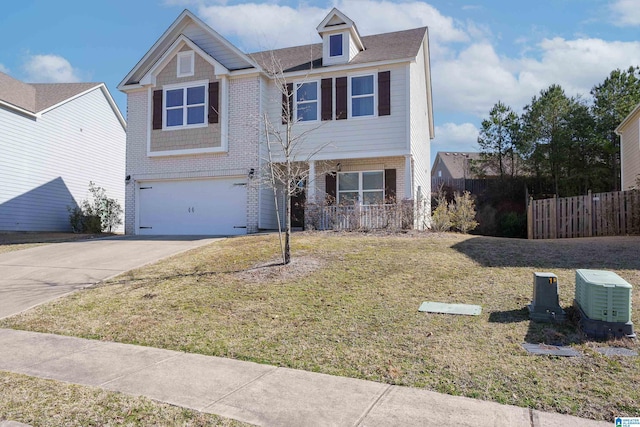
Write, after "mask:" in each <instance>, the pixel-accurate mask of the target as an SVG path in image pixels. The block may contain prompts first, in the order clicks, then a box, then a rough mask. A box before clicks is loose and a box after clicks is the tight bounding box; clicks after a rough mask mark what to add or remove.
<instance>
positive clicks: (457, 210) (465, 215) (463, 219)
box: [449, 191, 478, 233]
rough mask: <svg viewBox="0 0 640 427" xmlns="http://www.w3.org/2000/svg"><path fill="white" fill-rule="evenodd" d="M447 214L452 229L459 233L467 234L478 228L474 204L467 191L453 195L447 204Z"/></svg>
mask: <svg viewBox="0 0 640 427" xmlns="http://www.w3.org/2000/svg"><path fill="white" fill-rule="evenodd" d="M449 213H450V215H451V222H452V224H453V227H454V228H455V229H456V230H458V231H460V232H461V233H468V232H469V231H471V230H473V229H474V228H476V227H477V226H478V221H476V220H475V218H476V204H475V201H474V200H473V198H472V197H471V194H470V193H469V192H468V191H465V192H464V193H462V194H460V193H456V194H455V195H454V197H453V201H451V203H449Z"/></svg>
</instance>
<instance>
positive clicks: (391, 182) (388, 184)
mask: <svg viewBox="0 0 640 427" xmlns="http://www.w3.org/2000/svg"><path fill="white" fill-rule="evenodd" d="M384 200H385V202H386V203H395V202H396V201H397V200H396V170H395V169H385V170H384Z"/></svg>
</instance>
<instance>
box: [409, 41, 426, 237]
mask: <svg viewBox="0 0 640 427" xmlns="http://www.w3.org/2000/svg"><path fill="white" fill-rule="evenodd" d="M424 55H425V47H424V44H423V45H422V47H421V49H420V52H418V55H417V60H416V62H415V63H412V64H411V65H410V67H409V68H410V72H409V75H410V84H409V92H410V95H409V99H410V103H411V107H410V109H411V114H410V120H409V126H410V132H411V155H412V159H413V195H412V198H414V199H415V198H416V197H417V195H418V187H420V190H421V195H422V198H423V202H424V205H423V208H424V210H425V212H427V213H430V212H431V179H430V176H431V172H430V170H429V169H430V158H431V152H430V151H431V150H430V146H431V144H430V141H431V139H430V135H429V114H430V112H429V111H428V105H427V84H429V82H428V81H427V79H426V69H425V60H424ZM427 222H428V220H427ZM418 225H420V224H418Z"/></svg>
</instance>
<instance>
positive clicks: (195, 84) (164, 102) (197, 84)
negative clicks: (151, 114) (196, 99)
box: [162, 80, 209, 131]
mask: <svg viewBox="0 0 640 427" xmlns="http://www.w3.org/2000/svg"><path fill="white" fill-rule="evenodd" d="M200 86H204V122H203V123H196V124H191V125H188V124H186V123H187V103H186V102H187V98H186V97H187V89H189V88H192V87H200ZM176 89H184V95H183V96H184V105H183V106H182V107H181V108H182V109H183V110H184V111H183V122H182V123H183V124H182V125H181V126H167V91H170V90H176ZM195 105H201V104H195ZM208 105H209V81H208V80H198V81H194V82H189V83H176V84H170V85H165V86H163V88H162V130H166V131H172V130H180V129H195V128H203V127H207V126H209V120H208V115H207V111H208V108H207V107H208Z"/></svg>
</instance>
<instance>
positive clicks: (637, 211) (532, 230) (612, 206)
mask: <svg viewBox="0 0 640 427" xmlns="http://www.w3.org/2000/svg"><path fill="white" fill-rule="evenodd" d="M627 234H640V191H616V192H611V193H595V194H592V193H591V192H589V193H588V194H587V195H586V196H575V197H562V198H558V197H554V198H552V199H541V200H533V199H529V206H528V208H527V235H528V237H529V239H560V238H569V237H591V236H622V235H627Z"/></svg>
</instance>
